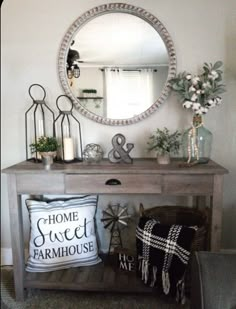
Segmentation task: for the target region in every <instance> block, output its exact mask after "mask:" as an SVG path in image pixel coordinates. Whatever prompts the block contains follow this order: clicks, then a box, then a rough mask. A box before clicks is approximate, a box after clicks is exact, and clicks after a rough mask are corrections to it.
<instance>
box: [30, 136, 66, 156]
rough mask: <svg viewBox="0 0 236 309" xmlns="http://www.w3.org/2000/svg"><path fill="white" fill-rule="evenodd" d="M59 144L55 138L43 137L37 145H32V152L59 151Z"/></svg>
mask: <svg viewBox="0 0 236 309" xmlns="http://www.w3.org/2000/svg"><path fill="white" fill-rule="evenodd" d="M59 146H60V145H59V144H58V142H57V140H56V138H55V137H48V136H41V137H39V138H38V141H37V142H36V143H32V144H30V148H31V152H32V153H34V152H36V151H37V152H51V151H57V149H58V148H59Z"/></svg>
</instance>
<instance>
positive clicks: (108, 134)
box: [1, 0, 236, 263]
mask: <svg viewBox="0 0 236 309" xmlns="http://www.w3.org/2000/svg"><path fill="white" fill-rule="evenodd" d="M110 2H115V1H110ZM103 3H104V0H89V1H81V0H70V1H69V2H68V1H66V0H60V1H56V0H50V1H48V0H41V1H32V0H22V1H18V0H5V1H4V2H3V4H2V8H1V9H2V12H1V15H2V63H1V65H2V68H1V70H2V87H1V89H2V93H1V96H2V98H1V102H2V107H1V109H2V113H1V117H2V121H1V124H2V131H1V134H2V138H1V143H2V145H1V149H2V168H4V167H7V166H10V165H12V164H14V163H17V162H19V161H23V160H24V159H25V146H24V112H25V111H26V109H27V108H28V107H29V105H30V104H31V100H30V98H29V96H28V88H29V86H30V85H31V84H32V83H41V84H42V85H44V86H45V88H46V91H47V102H48V103H49V104H50V106H51V107H52V108H53V109H55V99H56V98H57V96H58V95H60V94H62V93H63V91H62V88H61V86H60V82H59V79H58V74H57V55H58V50H59V46H60V43H61V40H62V38H63V36H64V34H65V32H66V30H67V29H68V28H69V26H70V25H71V23H72V22H73V21H74V20H75V19H76V18H77V17H78V16H79V15H80V14H82V13H83V12H84V11H86V10H88V9H90V8H92V7H94V6H97V5H99V4H103ZM128 3H130V4H134V5H136V6H141V7H143V8H144V9H146V10H147V11H149V12H151V13H152V14H154V15H156V16H157V17H158V18H159V19H160V20H161V21H162V23H163V24H164V25H165V26H166V28H167V29H168V31H169V33H170V35H171V36H172V38H173V41H174V44H175V48H176V53H177V63H178V71H179V72H180V71H183V70H186V71H190V72H193V73H194V72H197V71H198V70H199V69H200V68H201V66H202V64H203V62H215V61H217V60H222V61H223V62H224V71H225V75H224V79H225V83H226V85H227V93H226V94H224V95H223V104H222V105H221V106H219V107H217V108H215V109H212V110H211V111H210V112H209V114H208V115H206V116H205V117H204V123H205V126H207V127H208V128H209V129H210V130H211V131H212V132H213V134H214V144H213V152H212V158H213V159H214V160H215V161H217V162H218V163H220V164H222V165H223V166H224V167H226V168H227V169H229V172H230V173H229V175H227V176H226V177H225V184H224V209H223V235H222V236H223V237H222V248H236V239H235V236H234V235H236V224H235V222H236V159H235V158H236V133H235V132H236V104H235V98H236V62H235V50H236V2H235V0H228V1H223V0H199V1H198V2H197V3H196V2H195V1H189V0H179V1H173V0H165V1H163V0H145V1H144V0H135V1H134V0H129V1H128ZM78 116H79V118H80V121H81V125H82V128H83V142H84V145H86V144H88V143H91V142H95V143H99V144H101V146H103V148H104V149H105V150H106V154H107V153H108V151H109V150H110V149H111V143H110V142H109V141H110V140H111V138H112V136H113V135H114V134H116V133H118V132H120V133H122V134H124V135H125V136H126V139H127V141H128V142H133V143H134V144H135V149H134V150H133V151H132V156H133V157H141V156H147V153H146V143H147V139H148V136H149V135H150V133H151V132H152V131H154V130H155V129H156V128H157V127H159V128H163V127H164V126H166V127H168V128H169V129H171V130H175V129H179V130H183V129H184V128H187V127H188V126H189V123H190V121H191V114H190V113H189V112H188V111H186V110H183V109H182V107H181V105H180V104H179V102H178V101H177V99H176V97H175V96H174V95H173V94H172V95H170V96H169V98H168V100H167V101H166V102H165V104H163V106H161V108H160V109H159V110H158V111H157V112H156V113H154V114H153V115H152V116H151V117H149V118H147V119H145V120H144V121H142V122H140V123H137V124H134V125H131V126H127V127H126V126H124V127H107V126H104V125H100V124H97V123H95V122H92V121H90V120H88V119H86V118H84V117H83V116H80V115H78ZM1 190H2V195H1V199H2V205H1V212H2V216H1V223H2V224H1V228H2V241H1V246H2V249H3V250H2V261H5V260H7V261H8V262H9V261H10V257H6V256H7V255H8V254H10V247H11V241H10V231H9V215H8V201H7V189H6V177H5V175H2V185H1ZM143 200H145V201H144V202H145V204H146V205H151V204H155V203H157V200H155V199H153V197H147V196H146V197H143V198H142V201H143ZM139 201H140V199H139V198H137V197H134V200H133V202H130V203H133V204H135V206H137V204H138V203H139ZM106 202H107V201H106V199H105V201H104V204H105V203H106ZM158 202H159V203H162V202H163V201H162V200H160V199H159V200H158ZM101 203H102V202H101ZM26 215H27V214H26ZM25 222H26V227H27V229H28V221H27V219H26V221H25ZM6 263H7V262H6ZM9 263H10V262H9Z"/></svg>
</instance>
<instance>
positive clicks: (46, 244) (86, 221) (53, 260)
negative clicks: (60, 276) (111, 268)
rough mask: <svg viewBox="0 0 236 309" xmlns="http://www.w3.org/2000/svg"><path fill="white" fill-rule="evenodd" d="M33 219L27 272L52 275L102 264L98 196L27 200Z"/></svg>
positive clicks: (31, 219) (31, 218)
mask: <svg viewBox="0 0 236 309" xmlns="http://www.w3.org/2000/svg"><path fill="white" fill-rule="evenodd" d="M26 205H27V208H28V210H29V216H30V228H31V230H30V243H29V258H28V261H27V265H26V270H27V271H29V272H49V271H55V270H60V269H65V268H70V267H79V266H90V265H94V264H97V263H100V262H101V259H100V258H99V256H98V248H97V239H96V232H95V222H94V220H95V219H94V217H95V212H96V207H97V196H96V195H85V196H79V197H77V198H72V199H69V200H53V201H49V202H46V201H37V200H31V199H28V200H26Z"/></svg>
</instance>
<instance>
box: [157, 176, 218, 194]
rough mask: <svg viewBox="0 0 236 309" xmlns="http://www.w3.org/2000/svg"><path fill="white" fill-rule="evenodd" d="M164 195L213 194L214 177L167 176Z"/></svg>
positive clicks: (164, 181) (164, 182) (164, 180)
mask: <svg viewBox="0 0 236 309" xmlns="http://www.w3.org/2000/svg"><path fill="white" fill-rule="evenodd" d="M163 193H165V194H175V195H182V194H183V195H185V194H187V195H205V194H212V193H213V177H212V175H181V176H179V175H165V176H164V177H163Z"/></svg>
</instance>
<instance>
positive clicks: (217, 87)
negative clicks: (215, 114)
mask: <svg viewBox="0 0 236 309" xmlns="http://www.w3.org/2000/svg"><path fill="white" fill-rule="evenodd" d="M222 65H223V63H222V61H217V62H216V63H215V64H212V63H210V64H207V63H204V65H203V72H202V74H200V75H192V74H190V73H187V72H183V73H179V74H178V75H177V76H176V77H175V78H172V79H171V80H170V84H171V87H172V90H173V91H175V92H176V93H177V94H178V95H179V97H180V98H181V102H182V104H183V107H184V108H187V109H189V108H190V109H192V110H193V111H194V113H195V114H196V115H202V114H206V113H207V112H208V111H209V109H211V108H212V107H215V106H217V105H219V104H220V103H221V102H222V98H221V97H220V96H219V95H220V94H221V93H223V92H225V91H226V90H225V85H223V84H222V83H221V81H222V74H223V72H222V71H221V70H220V67H221V66H222Z"/></svg>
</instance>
